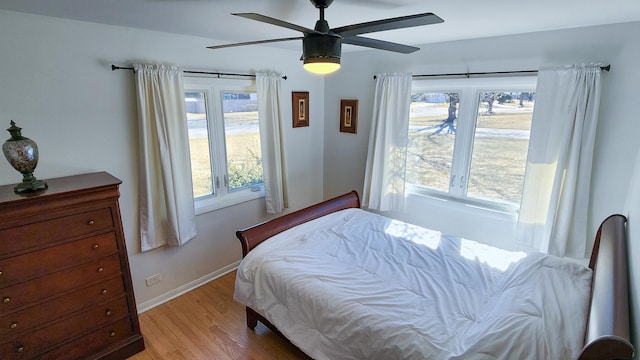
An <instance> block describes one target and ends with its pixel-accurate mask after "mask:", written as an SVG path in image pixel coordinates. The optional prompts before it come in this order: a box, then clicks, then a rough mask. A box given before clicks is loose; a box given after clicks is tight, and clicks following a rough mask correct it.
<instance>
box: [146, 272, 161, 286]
mask: <svg viewBox="0 0 640 360" xmlns="http://www.w3.org/2000/svg"><path fill="white" fill-rule="evenodd" d="M160 280H162V275H160V273H158V274H155V275H151V276H149V277H148V278H146V279H144V281H145V282H146V283H147V286H151V285H153V284H157V283H159V282H160Z"/></svg>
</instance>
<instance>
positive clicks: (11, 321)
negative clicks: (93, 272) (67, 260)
mask: <svg viewBox="0 0 640 360" xmlns="http://www.w3.org/2000/svg"><path fill="white" fill-rule="evenodd" d="M123 294H124V284H123V283H122V277H121V276H117V277H115V278H113V279H111V280H107V281H106V282H104V283H101V284H96V285H93V286H90V287H88V288H82V289H79V290H76V291H73V292H70V293H68V294H65V295H64V296H61V297H58V298H55V299H52V300H51V301H47V302H45V303H41V304H38V305H35V306H31V307H28V308H26V309H23V310H20V311H16V312H13V313H10V314H7V315H5V316H2V317H0V339H11V338H14V337H16V336H18V335H19V334H20V333H23V332H25V331H33V330H34V329H35V328H37V327H40V326H42V324H45V323H47V322H50V321H54V320H56V319H60V318H63V317H67V316H69V315H71V314H73V313H75V312H78V311H81V310H84V309H87V308H90V307H93V306H96V305H98V304H102V303H105V302H107V301H110V300H112V299H115V298H116V297H118V296H122V295H123Z"/></svg>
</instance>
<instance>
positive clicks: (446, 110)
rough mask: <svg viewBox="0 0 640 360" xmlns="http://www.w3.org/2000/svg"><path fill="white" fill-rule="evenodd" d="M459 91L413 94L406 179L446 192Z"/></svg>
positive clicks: (409, 181)
mask: <svg viewBox="0 0 640 360" xmlns="http://www.w3.org/2000/svg"><path fill="white" fill-rule="evenodd" d="M459 102H460V94H459V93H425V92H414V93H413V94H411V112H410V117H409V144H408V146H407V174H406V181H407V182H408V183H410V184H415V185H421V186H425V187H428V188H431V189H435V190H439V191H444V192H447V191H448V190H449V178H450V175H451V162H452V158H453V144H454V141H455V135H456V125H457V119H458V103H459Z"/></svg>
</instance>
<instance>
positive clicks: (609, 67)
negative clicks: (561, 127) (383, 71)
mask: <svg viewBox="0 0 640 360" xmlns="http://www.w3.org/2000/svg"><path fill="white" fill-rule="evenodd" d="M600 70H603V71H609V70H611V65H606V66H601V67H600ZM537 73H538V70H519V71H518V70H516V71H488V72H473V73H470V72H466V73H452V74H423V75H412V76H411V77H412V78H414V79H415V78H423V77H441V76H442V77H446V76H463V77H466V78H468V77H471V76H479V75H509V74H537ZM373 78H374V79H376V78H377V76H376V75H373Z"/></svg>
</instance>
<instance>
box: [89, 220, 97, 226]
mask: <svg viewBox="0 0 640 360" xmlns="http://www.w3.org/2000/svg"><path fill="white" fill-rule="evenodd" d="M95 223H96V222H95V221H93V220H89V222H88V223H87V224H89V225H93V224H95Z"/></svg>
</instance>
